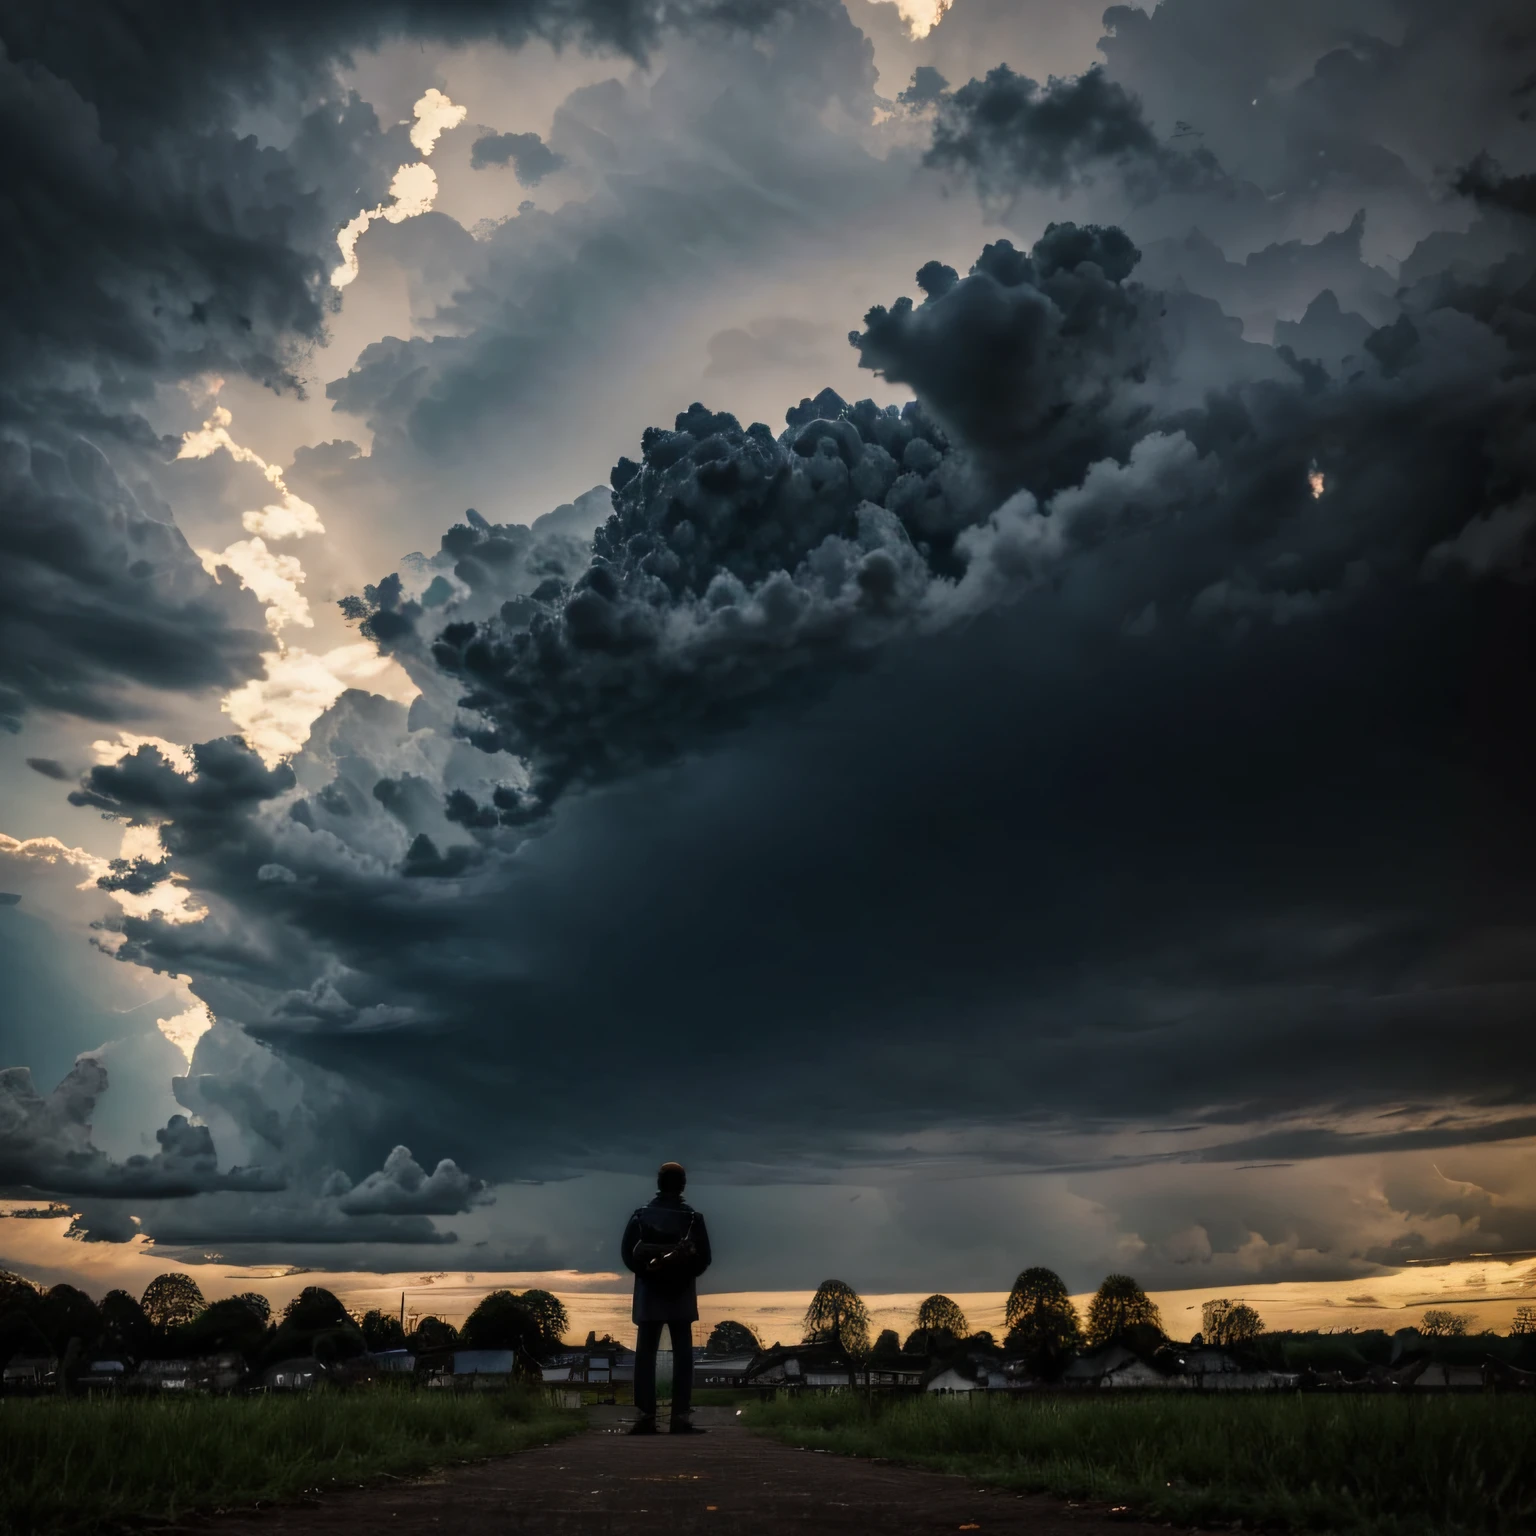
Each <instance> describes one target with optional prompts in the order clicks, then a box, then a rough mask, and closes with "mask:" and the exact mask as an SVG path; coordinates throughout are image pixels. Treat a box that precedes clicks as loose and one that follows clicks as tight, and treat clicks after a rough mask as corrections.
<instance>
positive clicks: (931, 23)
mask: <svg viewBox="0 0 1536 1536" xmlns="http://www.w3.org/2000/svg"><path fill="white" fill-rule="evenodd" d="M896 9H897V10H898V11H900V12H901V19H902V20H903V21H905V22H906V23H907V25H908V26H909V27H911V29H912V35H913V36H914V37H927V35H928V34H929V33H930V32H931V31H933V29H934V28H935V27H936V26H938V24H939V22H940V20H941V19H942V18H943V15H944V13H945V11H947V10H948V9H949V0H896Z"/></svg>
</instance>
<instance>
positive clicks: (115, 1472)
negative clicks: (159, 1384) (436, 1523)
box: [0, 1389, 582, 1536]
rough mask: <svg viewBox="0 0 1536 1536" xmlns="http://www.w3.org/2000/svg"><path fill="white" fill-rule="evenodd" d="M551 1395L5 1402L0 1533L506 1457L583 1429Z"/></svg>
mask: <svg viewBox="0 0 1536 1536" xmlns="http://www.w3.org/2000/svg"><path fill="white" fill-rule="evenodd" d="M581 1425H582V1419H581V1416H580V1415H579V1414H574V1413H560V1412H558V1411H556V1410H554V1409H552V1408H550V1407H549V1406H548V1405H547V1403H546V1402H545V1401H544V1399H543V1398H542V1397H535V1396H533V1395H525V1394H522V1393H516V1392H463V1393H458V1392H419V1391H410V1390H408V1389H399V1390H389V1389H385V1390H374V1391H367V1392H352V1393H331V1392H318V1393H314V1394H303V1395H297V1396H294V1397H250V1398H210V1397H196V1398H183V1399H181V1400H179V1401H169V1402H168V1401H165V1400H164V1399H144V1398H129V1399H125V1400H120V1401H110V1400H103V1399H100V1398H97V1399H81V1398H65V1399H61V1400H32V1401H25V1400H23V1401H17V1400H11V1401H3V1402H0V1532H4V1533H5V1536H13V1533H15V1536H20V1533H22V1532H27V1533H33V1532H39V1533H41V1532H47V1533H65V1532H76V1531H98V1530H101V1529H103V1528H104V1527H106V1528H109V1529H110V1528H111V1527H112V1526H113V1525H114V1524H116V1523H118V1522H124V1523H127V1522H130V1521H132V1522H134V1523H137V1522H138V1521H139V1520H141V1519H143V1518H144V1517H150V1518H152V1519H153V1518H156V1517H158V1518H159V1519H162V1520H163V1519H166V1518H176V1517H178V1516H181V1515H184V1514H187V1513H189V1512H191V1511H194V1510H213V1509H228V1508H234V1507H238V1506H241V1505H246V1506H248V1505H251V1504H254V1503H255V1502H257V1501H258V1500H268V1499H283V1498H292V1497H294V1496H296V1495H299V1494H303V1493H306V1492H310V1491H322V1492H323V1491H325V1490H327V1489H334V1488H344V1487H347V1486H355V1485H357V1484H359V1483H365V1482H368V1481H369V1480H371V1479H377V1478H380V1477H384V1476H395V1477H404V1476H410V1475H412V1474H414V1473H420V1472H424V1471H426V1470H428V1469H429V1468H431V1467H437V1466H442V1465H445V1464H446V1463H449V1462H454V1461H467V1460H471V1459H474V1458H476V1457H481V1456H499V1455H504V1454H505V1453H507V1452H509V1451H520V1450H523V1449H525V1448H526V1447H528V1446H530V1445H541V1444H545V1443H547V1442H548V1441H550V1440H554V1439H557V1438H558V1437H559V1436H561V1435H565V1434H569V1433H570V1432H571V1431H572V1430H575V1429H579V1428H580V1427H581Z"/></svg>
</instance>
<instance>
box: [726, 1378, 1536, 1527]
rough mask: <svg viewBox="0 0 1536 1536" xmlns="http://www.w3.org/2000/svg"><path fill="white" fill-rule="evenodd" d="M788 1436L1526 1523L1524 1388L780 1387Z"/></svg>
mask: <svg viewBox="0 0 1536 1536" xmlns="http://www.w3.org/2000/svg"><path fill="white" fill-rule="evenodd" d="M744 1422H746V1423H747V1424H748V1425H749V1426H750V1427H752V1428H755V1429H758V1430H761V1431H763V1432H764V1433H766V1434H769V1435H772V1436H773V1437H774V1438H775V1439H778V1440H782V1441H785V1442H787V1443H788V1444H791V1445H798V1446H809V1447H812V1448H816V1449H823V1450H829V1451H837V1452H841V1453H843V1454H845V1455H852V1456H877V1457H885V1458H888V1459H890V1460H892V1461H899V1462H905V1463H908V1464H910V1465H913V1466H922V1467H931V1468H934V1469H937V1470H939V1471H944V1472H958V1473H963V1474H964V1475H965V1476H967V1477H970V1478H974V1479H976V1480H977V1481H978V1482H986V1483H992V1484H996V1485H1001V1486H1003V1487H1009V1488H1018V1489H1021V1490H1028V1491H1030V1492H1037V1493H1051V1494H1057V1495H1063V1496H1065V1497H1068V1498H1074V1499H1085V1500H1091V1501H1094V1502H1096V1503H1104V1504H1109V1505H1124V1506H1128V1507H1129V1508H1130V1509H1132V1510H1134V1511H1136V1512H1137V1513H1140V1514H1143V1515H1147V1516H1151V1517H1154V1518H1158V1519H1163V1520H1172V1521H1176V1522H1180V1523H1192V1524H1193V1523H1206V1522H1211V1523H1216V1522H1227V1523H1230V1522H1233V1521H1237V1520H1241V1521H1242V1522H1243V1523H1244V1525H1246V1526H1248V1527H1250V1528H1252V1527H1254V1526H1263V1527H1268V1528H1271V1529H1283V1530H1293V1531H1330V1532H1342V1533H1348V1536H1424V1533H1425V1532H1427V1531H1434V1532H1436V1533H1437V1536H1474V1533H1475V1536H1490V1533H1503V1532H1515V1531H1530V1530H1533V1529H1536V1402H1531V1401H1526V1400H1523V1399H1519V1398H1513V1397H1482V1396H1476V1397H1455V1398H1449V1397H1442V1398H1403V1397H1374V1396H1372V1397H1367V1396H1342V1397H1333V1396H1322V1395H1307V1396H1302V1395H1300V1394H1286V1395H1284V1396H1277V1397H1262V1398H1260V1397H1248V1396H1242V1397H1238V1396H1236V1395H1233V1396H1225V1395H1224V1396H1220V1397H1217V1396H1201V1397H1194V1396H1190V1397H1173V1396H1168V1397H1152V1396H1137V1397H1126V1398H1120V1397H1115V1396H1112V1395H1109V1394H1094V1395H1092V1396H1085V1397H1077V1396H1065V1395H1060V1394H1050V1395H1046V1396H1042V1397H1038V1398H1033V1399H1026V1400H1022V1401H999V1400H997V1399H979V1400H977V1401H974V1402H973V1401H969V1400H967V1399H963V1398H945V1399H937V1398H917V1399H898V1400H895V1401H892V1402H889V1403H884V1404H882V1403H876V1404H874V1405H871V1404H870V1403H869V1402H867V1401H866V1400H865V1399H863V1398H861V1397H857V1396H853V1395H847V1396H831V1397H821V1398H803V1399H798V1400H794V1399H777V1400H775V1401H774V1402H772V1403H764V1404H760V1405H759V1406H757V1407H755V1408H752V1409H749V1410H748V1412H747V1414H746V1417H745V1420H744Z"/></svg>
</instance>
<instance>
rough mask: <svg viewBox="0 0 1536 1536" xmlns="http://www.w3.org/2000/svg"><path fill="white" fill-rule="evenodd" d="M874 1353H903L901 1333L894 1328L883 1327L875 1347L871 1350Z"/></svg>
mask: <svg viewBox="0 0 1536 1536" xmlns="http://www.w3.org/2000/svg"><path fill="white" fill-rule="evenodd" d="M870 1353H871V1354H872V1355H899V1354H900V1353H901V1335H900V1334H899V1333H897V1332H896V1330H895V1329H894V1328H882V1329H881V1330H880V1337H879V1338H878V1339H876V1340H875V1347H874V1348H873V1349H872V1350H871V1351H870Z"/></svg>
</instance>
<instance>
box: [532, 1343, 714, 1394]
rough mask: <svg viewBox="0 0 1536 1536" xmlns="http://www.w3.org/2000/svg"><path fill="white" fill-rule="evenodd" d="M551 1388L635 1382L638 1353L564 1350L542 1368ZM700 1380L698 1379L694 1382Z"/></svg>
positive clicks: (610, 1348)
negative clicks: (636, 1356) (556, 1386)
mask: <svg viewBox="0 0 1536 1536" xmlns="http://www.w3.org/2000/svg"><path fill="white" fill-rule="evenodd" d="M542 1375H543V1377H544V1380H545V1381H546V1382H547V1383H549V1384H550V1385H552V1386H555V1385H558V1386H570V1387H613V1386H617V1385H618V1384H620V1383H623V1382H632V1381H634V1379H635V1352H634V1350H632V1349H624V1348H622V1347H619V1348H615V1347H614V1346H613V1345H612V1344H600V1345H598V1346H596V1347H595V1348H592V1349H563V1350H561V1351H560V1352H559V1354H555V1355H551V1356H550V1357H549V1359H548V1361H546V1362H545V1364H544V1366H543V1368H542ZM695 1379H697V1378H695Z"/></svg>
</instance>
